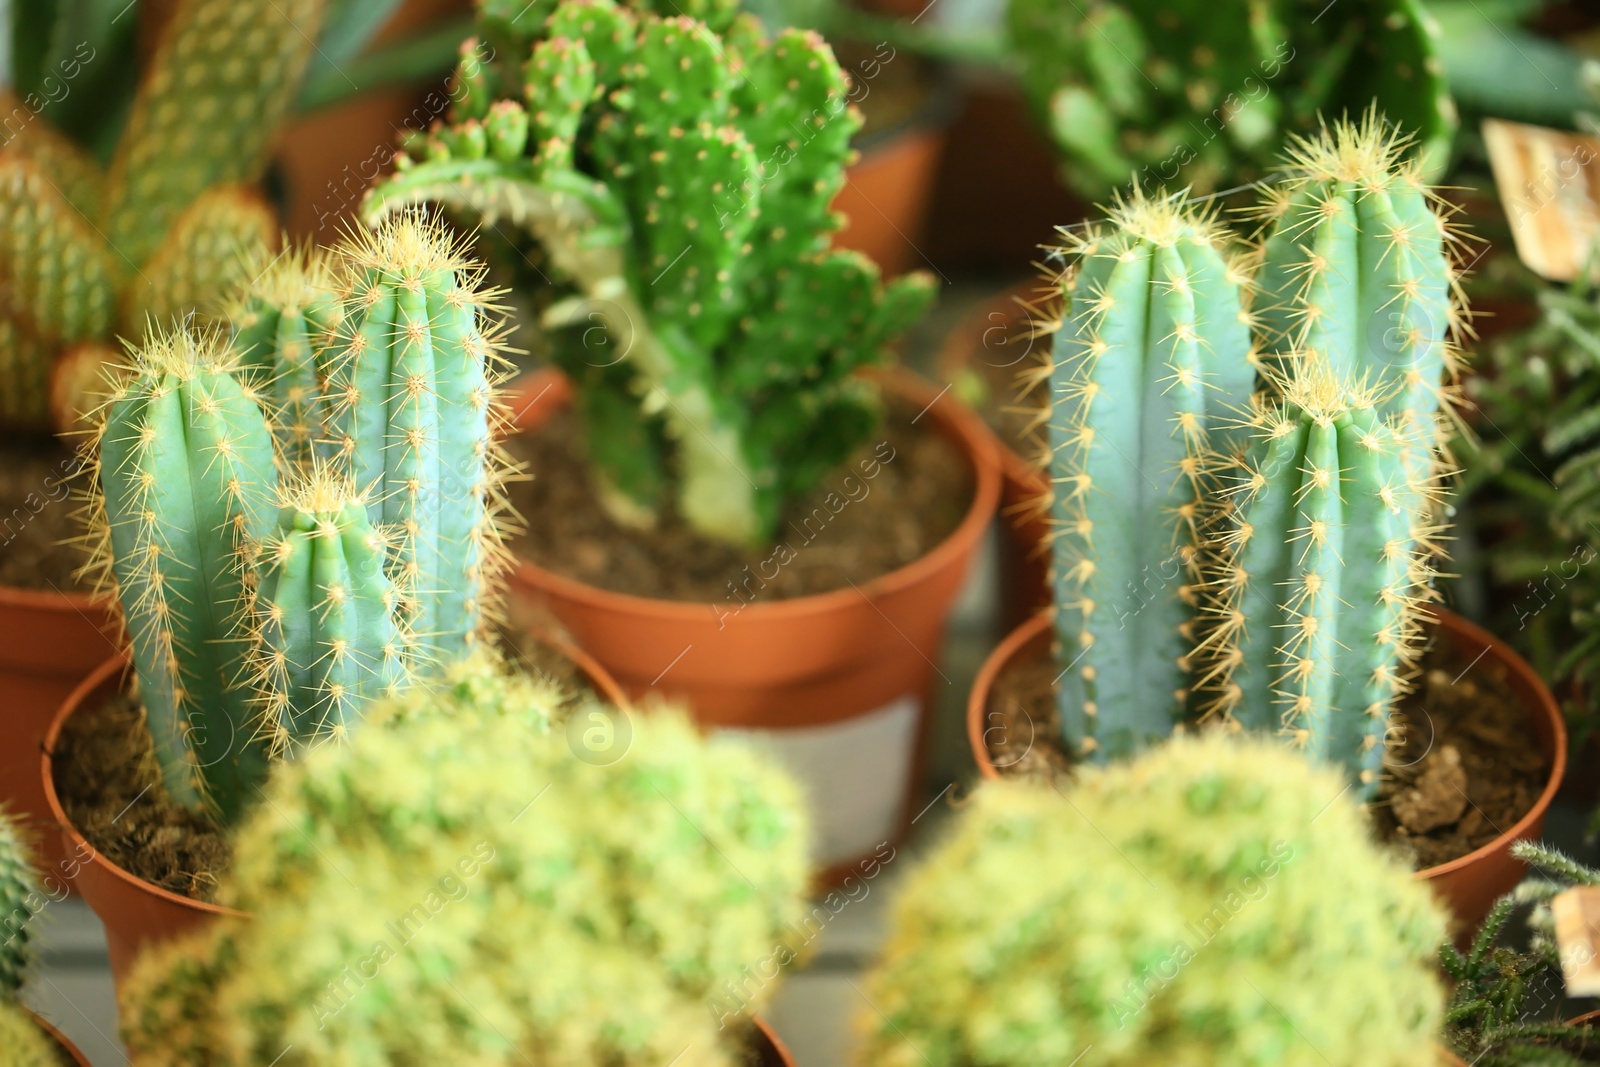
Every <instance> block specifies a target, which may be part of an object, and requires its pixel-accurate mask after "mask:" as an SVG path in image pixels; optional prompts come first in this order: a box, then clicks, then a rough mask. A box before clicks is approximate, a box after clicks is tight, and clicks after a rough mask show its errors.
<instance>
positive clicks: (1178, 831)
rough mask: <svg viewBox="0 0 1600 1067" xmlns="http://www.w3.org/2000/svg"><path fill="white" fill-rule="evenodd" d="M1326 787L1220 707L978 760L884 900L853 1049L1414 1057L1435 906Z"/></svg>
mask: <svg viewBox="0 0 1600 1067" xmlns="http://www.w3.org/2000/svg"><path fill="white" fill-rule="evenodd" d="M1344 791H1345V782H1344V779H1343V776H1342V775H1341V774H1340V773H1338V772H1337V771H1335V770H1333V769H1329V768H1323V767H1312V766H1310V765H1308V764H1307V763H1306V761H1304V760H1301V759H1299V758H1298V757H1296V756H1294V755H1293V754H1290V753H1286V752H1284V751H1283V750H1282V749H1281V748H1280V747H1279V746H1276V745H1273V744H1271V743H1269V742H1266V741H1262V740H1239V739H1233V738H1228V737H1226V736H1223V735H1222V734H1221V733H1220V732H1214V731H1213V732H1209V733H1208V734H1207V736H1205V737H1199V738H1197V737H1182V738H1177V739H1175V740H1174V741H1173V742H1172V743H1171V744H1167V745H1162V746H1160V747H1158V748H1156V749H1153V750H1151V751H1150V752H1148V753H1146V754H1144V755H1142V756H1140V757H1138V758H1137V759H1134V760H1131V761H1125V762H1122V763H1118V764H1115V765H1113V766H1111V767H1106V768H1089V769H1086V770H1085V771H1084V772H1083V773H1082V774H1080V775H1079V776H1078V777H1077V779H1076V780H1075V781H1074V782H1073V784H1072V785H1071V786H1070V788H1069V791H1067V792H1065V793H1057V792H1056V790H1055V789H1054V788H1051V787H1050V786H1048V785H1046V784H1044V783H1041V782H1038V781H1004V782H999V783H993V784H986V785H985V786H984V787H983V788H982V789H981V790H979V792H978V793H977V794H976V795H975V796H974V797H973V800H972V803H971V805H970V806H969V807H968V808H967V809H966V810H965V811H963V812H962V814H961V815H960V817H959V822H958V825H957V827H956V829H955V831H954V834H953V836H952V837H951V839H950V840H949V841H947V842H946V843H945V844H943V845H942V846H941V847H940V848H939V849H938V850H937V851H936V852H935V853H934V855H933V856H932V857H931V858H930V859H929V860H928V861H927V863H926V864H925V865H924V866H923V867H922V868H920V869H919V870H918V871H917V872H916V873H915V874H914V875H913V877H912V879H911V884H910V885H908V886H907V887H906V888H905V889H904V891H903V892H902V894H901V896H900V897H899V898H898V899H897V900H896V902H895V904H894V910H893V915H892V918H891V925H890V937H889V942H888V946H887V949H886V951H885V956H884V959H883V961H882V962H881V963H880V964H879V966H878V968H877V969H876V971H875V972H874V974H873V975H872V976H871V977H870V979H869V981H868V983H867V985H866V991H865V997H866V999H867V1001H868V1002H869V1003H870V1004H871V1005H872V1008H871V1009H869V1010H867V1011H864V1012H863V1013H862V1028H863V1030H864V1031H865V1034H866V1047H865V1049H864V1050H863V1052H862V1053H861V1055H860V1058H859V1060H858V1062H859V1063H861V1064H862V1065H863V1067H867V1065H871V1067H913V1065H916V1067H967V1065H969V1064H977V1063H983V1064H993V1065H995V1067H1013V1065H1015V1067H1021V1065H1023V1064H1044V1063H1062V1064H1065V1063H1071V1062H1072V1061H1073V1059H1074V1057H1080V1056H1084V1052H1085V1050H1086V1049H1090V1048H1092V1050H1093V1051H1092V1052H1091V1053H1089V1055H1088V1056H1086V1057H1084V1062H1090V1061H1091V1060H1092V1062H1094V1063H1096V1064H1103V1065H1105V1067H1124V1065H1126V1067H1133V1065H1139V1067H1143V1065H1146V1064H1155V1063H1171V1064H1178V1063H1181V1064H1185V1065H1191V1067H1212V1065H1215V1067H1224V1065H1228V1067H1252V1065H1259V1067H1266V1065H1268V1064H1271V1065H1273V1067H1299V1065H1305V1067H1312V1065H1315V1067H1324V1065H1326V1064H1329V1063H1352V1064H1353V1063H1362V1064H1373V1065H1375V1067H1376V1065H1392V1067H1402V1065H1404V1067H1413V1065H1415V1064H1421V1063H1429V1062H1432V1049H1433V1040H1434V1035H1435V1034H1436V1033H1437V1032H1438V1027H1439V1023H1440V1019H1441V1016H1442V1014H1443V1001H1444V994H1443V990H1442V989H1441V988H1440V985H1439V981H1438V979H1437V977H1436V976H1435V973H1434V970H1433V967H1432V966H1431V964H1432V961H1433V959H1434V954H1435V951H1436V949H1437V946H1438V944H1439V942H1440V940H1441V939H1442V938H1443V936H1444V931H1445V920H1444V917H1443V915H1441V913H1440V911H1439V909H1438V906H1437V905H1436V904H1435V903H1434V902H1433V901H1432V899H1431V898H1430V896H1429V893H1428V890H1427V887H1426V886H1424V885H1422V884H1420V883H1418V882H1417V881H1415V879H1414V878H1413V877H1412V874H1411V871H1410V870H1409V869H1408V868H1407V867H1406V866H1405V865H1404V864H1403V863H1401V862H1399V861H1397V860H1395V859H1394V858H1393V857H1392V856H1389V855H1387V854H1386V853H1384V852H1383V851H1381V850H1380V849H1378V848H1377V847H1376V846H1375V845H1374V844H1373V843H1372V841H1371V839H1370V837H1369V831H1368V827H1367V822H1366V818H1365V816H1364V814H1363V813H1362V811H1361V809H1360V806H1359V805H1357V804H1356V803H1354V802H1353V801H1352V800H1351V799H1350V798H1348V797H1346V796H1344V795H1342V794H1343V793H1344ZM1023 871H1025V872H1027V875H1026V877H1018V873H1019V872H1023Z"/></svg>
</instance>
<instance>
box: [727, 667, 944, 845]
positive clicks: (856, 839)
mask: <svg viewBox="0 0 1600 1067" xmlns="http://www.w3.org/2000/svg"><path fill="white" fill-rule="evenodd" d="M921 710H922V705H921V702H920V701H918V700H917V698H916V697H913V696H910V695H907V696H903V697H900V698H898V699H897V700H895V701H893V702H892V703H890V704H887V705H885V706H884V707H881V708H878V709H876V710H874V711H869V712H867V713H866V714H865V715H857V716H855V717H853V718H849V719H843V720H841V721H839V722H830V723H824V724H823V725H821V726H803V727H798V728H794V729H781V730H752V729H747V728H743V727H741V728H725V729H720V730H718V731H717V733H718V735H720V736H723V737H736V738H738V739H739V740H740V741H742V742H744V743H746V744H748V745H750V746H751V747H752V748H755V749H757V750H759V751H761V752H764V753H767V754H769V755H771V756H772V757H773V758H774V759H776V760H777V761H778V762H779V763H781V764H783V766H784V767H785V768H787V769H788V770H789V772H790V773H791V774H793V775H794V776H795V777H796V778H797V779H798V780H799V781H800V783H801V785H802V787H803V788H804V789H805V792H806V798H807V800H808V802H809V804H810V807H811V823H812V847H811V858H812V861H813V862H814V863H816V864H817V865H819V866H823V867H828V866H832V865H833V864H836V863H842V862H844V861H846V860H850V859H854V858H855V857H857V856H860V855H862V854H864V853H869V852H871V851H872V850H873V849H875V848H877V847H878V846H879V845H880V844H882V843H883V842H885V841H889V840H892V839H893V838H894V837H895V836H896V834H898V833H899V830H900V823H901V821H902V818H903V816H904V806H905V804H906V802H907V799H908V797H909V795H910V791H911V783H910V780H909V779H910V776H911V764H912V758H913V756H914V755H915V748H916V743H917V719H918V716H919V715H920V714H921Z"/></svg>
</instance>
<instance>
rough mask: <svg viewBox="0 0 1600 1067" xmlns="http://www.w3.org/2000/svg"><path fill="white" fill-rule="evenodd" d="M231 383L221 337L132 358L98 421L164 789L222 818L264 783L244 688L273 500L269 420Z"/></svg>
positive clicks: (116, 570)
mask: <svg viewBox="0 0 1600 1067" xmlns="http://www.w3.org/2000/svg"><path fill="white" fill-rule="evenodd" d="M236 370H237V360H236V357H235V356H234V354H233V352H232V351H231V350H230V349H229V348H228V347H227V345H226V343H225V341H224V339H223V338H222V337H221V335H220V334H218V333H217V332H215V331H210V332H205V333H199V334H196V333H191V332H189V331H184V330H179V331H176V332H173V333H168V334H158V335H156V336H155V337H153V338H152V339H151V340H150V341H148V342H147V343H146V344H145V345H144V346H143V347H142V348H139V349H137V350H136V351H135V352H134V353H133V359H132V365H131V367H129V368H128V369H127V370H126V371H125V372H124V373H123V374H122V376H121V379H120V380H119V381H117V382H116V383H115V387H114V392H113V393H112V396H111V399H110V401H109V402H108V403H107V405H106V408H105V411H104V415H103V422H102V424H101V428H100V431H99V440H98V447H99V456H98V472H97V476H96V482H97V485H98V487H99V490H100V493H99V495H97V497H96V498H95V500H94V506H95V510H96V512H97V513H98V514H97V515H96V518H95V520H94V528H95V530H96V531H97V532H98V533H99V534H100V536H101V537H102V538H103V544H102V547H101V551H100V553H99V557H100V560H101V562H102V563H104V564H105V565H107V566H109V567H110V568H111V573H112V577H114V579H115V586H116V589H117V594H118V597H119V599H120V601H121V604H122V614H123V620H124V623H125V624H126V628H127V631H128V636H129V642H130V644H131V646H132V652H133V662H134V666H135V668H136V669H137V671H138V675H139V696H140V698H141V699H142V700H143V702H144V706H145V710H146V713H147V715H148V721H149V724H150V732H151V735H152V737H153V738H154V741H155V750H156V756H157V758H158V760H159V761H160V764H161V772H162V780H163V781H164V782H165V784H166V787H167V790H168V792H169V793H170V794H171V795H172V797H173V798H174V799H175V800H177V801H179V802H180V803H184V804H188V805H191V806H196V807H198V806H200V805H201V804H202V802H203V801H209V802H210V803H211V804H214V805H215V806H216V808H217V809H218V810H219V811H220V812H221V814H222V815H223V816H224V817H225V818H228V819H232V818H234V817H236V816H237V815H238V813H239V812H240V810H241V809H242V806H243V805H244V803H245V802H246V801H247V800H250V799H252V797H253V792H254V789H253V787H254V786H255V784H256V783H257V782H258V781H259V780H260V779H261V778H262V777H263V775H264V774H265V766H264V760H265V753H264V752H263V750H262V748H261V745H260V744H259V743H258V742H257V741H256V739H255V738H254V736H253V734H254V731H253V730H251V729H250V728H249V727H250V724H251V723H253V722H254V718H255V715H254V709H253V707H252V701H253V698H254V694H253V692H252V690H250V689H249V688H248V687H247V686H245V685H243V684H242V679H243V676H244V671H245V666H246V658H247V653H248V651H249V649H248V643H247V640H246V637H247V633H248V624H249V619H250V616H251V612H252V600H253V597H254V593H255V584H256V575H255V565H256V558H257V555H258V553H259V547H260V544H261V542H262V540H263V539H264V538H265V537H266V536H267V534H268V533H269V532H270V531H271V529H272V524H273V519H274V515H275V509H274V506H275V502H276V500H275V495H276V491H277V477H276V474H275V468H274V462H273V452H272V434H271V432H270V431H269V430H268V428H267V420H266V416H265V415H264V414H263V412H262V410H261V407H260V404H259V402H258V398H257V396H256V394H255V393H254V391H253V390H252V389H251V388H250V387H249V386H248V385H247V384H245V383H243V382H241V381H240V380H239V378H238V377H236V376H235V371H236Z"/></svg>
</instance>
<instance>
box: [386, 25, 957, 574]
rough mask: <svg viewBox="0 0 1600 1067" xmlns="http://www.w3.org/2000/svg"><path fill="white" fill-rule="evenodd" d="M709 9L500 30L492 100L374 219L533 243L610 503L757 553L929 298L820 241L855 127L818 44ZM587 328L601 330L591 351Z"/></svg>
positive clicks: (421, 151) (842, 449)
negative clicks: (554, 288)
mask: <svg viewBox="0 0 1600 1067" xmlns="http://www.w3.org/2000/svg"><path fill="white" fill-rule="evenodd" d="M511 6H514V5H498V4H485V5H483V21H484V27H483V29H484V33H485V35H486V36H489V37H490V38H491V39H501V40H503V39H505V37H506V35H507V32H508V31H507V27H506V25H505V22H506V18H508V17H509V16H510V15H511V14H512V13H511V12H510V11H509V7H511ZM702 6H703V8H704V13H706V14H707V16H708V17H711V18H713V19H714V23H713V24H712V25H709V26H708V25H707V24H706V23H703V22H698V21H695V20H694V19H692V18H684V17H677V18H663V17H660V16H658V15H656V14H653V13H651V12H650V11H649V10H645V8H646V7H647V5H644V4H634V5H630V6H622V5H618V4H617V3H614V2H613V0H566V2H564V3H561V4H559V5H552V6H548V7H545V6H541V7H540V10H539V12H536V13H535V14H534V15H530V16H527V17H525V18H523V19H521V20H515V19H513V20H512V21H515V22H516V27H517V34H520V36H517V35H513V36H514V37H515V40H516V42H518V43H519V44H520V47H521V51H519V52H517V53H516V54H515V55H514V56H513V57H512V58H511V59H510V60H508V61H507V62H505V63H502V64H501V65H499V66H498V67H492V68H485V69H483V70H482V71H473V72H471V73H472V74H474V75H475V76H479V75H481V76H482V77H484V78H486V79H488V88H489V90H490V93H491V95H493V96H494V97H496V98H498V99H497V102H495V103H494V104H492V105H490V106H488V107H487V108H484V107H483V106H482V104H481V101H480V100H479V99H478V96H477V94H476V93H474V94H469V96H470V100H469V103H468V104H467V105H465V106H463V107H461V108H458V109H457V110H456V111H455V112H454V113H452V115H451V116H450V121H449V123H448V124H447V125H445V126H443V127H441V128H440V129H439V130H437V131H436V132H435V133H434V134H433V135H432V136H430V137H429V138H427V139H426V140H425V142H424V143H422V144H417V143H412V144H411V145H410V147H411V150H412V151H413V152H414V153H416V154H417V155H418V156H419V157H420V158H415V159H413V158H412V157H411V155H409V154H403V155H402V156H401V157H400V158H399V159H397V165H398V167H399V172H398V173H397V174H396V175H395V176H394V177H393V178H391V179H390V180H388V181H386V182H383V183H381V184H380V185H379V186H378V187H377V188H376V189H374V190H373V192H372V194H371V195H370V197H369V199H368V202H367V204H366V208H365V210H366V213H367V215H368V217H369V218H375V217H382V216H383V215H385V214H387V213H388V212H390V211H393V210H396V209H397V208H399V207H401V206H403V205H406V204H412V203H416V202H419V201H426V200H434V201H438V202H440V203H443V204H445V205H447V206H450V207H452V208H457V209H460V210H463V211H465V212H468V213H471V214H474V215H476V216H478V217H481V218H483V219H484V220H485V221H486V222H488V223H489V224H491V225H493V224H495V223H497V222H498V220H500V219H502V218H505V219H509V221H511V222H512V223H514V224H516V225H518V226H520V227H523V228H525V229H526V230H527V231H529V232H530V233H532V235H533V236H534V237H535V238H536V239H537V240H538V242H539V243H540V245H541V246H542V247H543V249H544V251H545V253H546V254H547V256H548V267H549V270H550V272H551V276H552V277H554V279H555V281H556V282H557V283H558V285H559V286H560V292H561V293H562V294H563V296H564V298H563V299H558V300H557V301H556V302H555V303H554V305H553V306H551V307H550V308H549V310H548V312H547V313H546V315H545V320H544V321H545V325H546V326H548V327H551V328H553V329H559V328H563V327H581V329H576V330H562V331H561V333H560V335H559V337H558V345H557V357H558V358H559V359H560V360H561V362H562V365H563V366H564V367H565V369H567V370H568V371H569V373H571V374H572V376H573V377H574V378H575V379H576V380H577V382H578V385H579V390H580V394H581V396H580V400H579V403H578V410H579V412H580V414H581V415H582V416H583V418H584V420H585V422H586V423H587V434H586V437H587V444H588V448H589V453H590V459H591V461H592V462H593V464H594V466H595V470H596V474H597V491H598V493H599V495H600V498H601V500H602V502H604V503H605V505H606V506H607V508H608V510H610V512H611V513H612V514H613V516H615V517H616V518H618V519H619V521H623V522H627V523H631V524H634V525H648V524H650V523H652V522H654V521H655V520H656V518H657V516H658V514H659V513H660V511H661V510H662V508H663V507H664V505H665V504H666V502H667V501H668V499H669V497H670V499H671V500H672V501H673V502H674V506H675V508H676V510H677V511H678V513H679V514H681V515H682V517H683V518H685V519H686V520H687V521H688V522H689V523H690V524H691V525H692V526H693V527H695V528H696V529H697V530H698V531H700V532H701V533H703V534H705V535H707V536H710V537H713V538H717V539H720V540H724V541H728V542H732V543H736V544H741V545H749V544H754V543H759V542H761V541H763V540H764V539H766V538H768V537H770V535H771V533H772V531H773V529H774V527H775V525H776V522H777V517H778V513H779V509H780V507H781V505H782V503H783V502H784V501H785V500H787V499H789V498H791V497H792V496H793V495H794V494H796V493H799V492H802V491H804V490H805V489H807V488H809V487H810V486H811V485H813V484H814V483H815V482H816V480H817V479H818V478H820V477H822V476H823V474H824V473H825V472H826V471H827V470H828V469H829V468H830V467H832V466H833V465H834V464H836V463H838V462H840V461H841V460H842V459H843V458H844V457H845V456H846V455H847V454H848V452H849V451H850V450H851V449H852V448H854V447H855V446H856V445H858V444H859V443H860V441H861V440H862V439H863V438H864V436H865V434H866V433H868V432H869V429H870V427H871V426H872V424H873V422H874V420H875V418H876V416H877V407H876V403H875V395H874V393H873V391H872V390H871V389H870V388H869V387H868V386H866V385H865V384H864V383H863V382H862V381H861V380H859V379H858V378H856V377H855V376H854V375H853V372H854V371H855V370H856V369H858V368H859V367H861V366H863V365H865V364H869V363H872V362H875V361H876V360H877V359H879V358H880V356H881V355H882V353H883V351H884V350H885V348H886V346H887V344H888V343H889V342H890V341H891V340H893V339H894V338H895V337H896V336H897V335H898V334H900V333H901V332H903V331H904V330H905V329H906V328H907V327H908V326H909V325H910V324H911V323H912V322H914V321H915V320H916V318H917V317H918V316H919V315H920V314H921V312H922V310H923V309H924V308H925V307H926V306H927V303H928V301H929V300H930V298H931V295H932V287H931V282H930V280H929V279H928V278H926V277H925V276H922V275H914V276H908V277H906V278H903V279H899V280H897V281H895V282H893V283H891V284H889V285H884V284H883V283H882V282H881V281H880V279H879V276H878V271H877V269H876V267H875V266H874V265H873V264H872V263H871V262H870V261H868V260H866V259H864V258H863V257H861V256H859V255H857V254H855V253H850V252H842V251H829V250H828V248H827V245H828V235H829V233H830V232H831V231H832V230H833V229H834V228H835V227H836V226H837V220H836V218H835V217H834V216H833V215H832V213H831V212H830V211H829V204H830V203H831V201H832V199H833V196H834V194H835V193H837V192H838V190H839V188H840V187H841V185H842V184H843V181H844V167H845V164H846V163H847V162H848V160H849V157H850V147H849V144H850V138H851V135H852V134H853V133H854V132H855V131H856V130H857V129H858V128H859V125H860V118H859V116H858V115H857V114H856V113H855V111H854V110H853V109H852V108H850V107H848V106H847V98H846V92H847V89H848V84H847V82H846V80H845V76H844V73H843V72H842V71H841V70H840V68H839V66H838V63H837V62H836V61H835V59H834V57H833V54H832V52H831V51H830V50H829V48H828V46H827V45H826V44H825V43H824V42H823V41H822V40H821V38H819V37H817V36H816V35H815V34H811V33H804V32H801V31H795V30H790V31H786V32H784V33H781V34H778V35H777V36H776V37H774V38H772V39H770V40H768V39H767V38H765V37H764V36H763V35H762V34H761V32H760V31H759V29H758V28H756V27H755V26H754V25H753V24H752V23H751V21H750V20H748V19H745V18H740V19H737V20H732V21H729V17H730V16H731V13H732V9H731V5H728V4H726V3H723V2H720V0H719V2H714V3H708V4H706V5H702ZM502 7H506V8H507V10H505V11H501V10H500V8H502ZM496 12H498V14H496ZM491 16H492V17H491ZM719 30H725V33H723V34H722V35H720V36H719ZM509 47H511V46H508V48H509ZM524 57H525V58H526V62H525V63H522V62H519V61H520V60H522V59H523V58H524ZM597 327H598V329H597ZM578 334H582V335H583V339H584V341H585V342H587V341H590V340H592V339H593V337H594V336H595V335H596V334H599V335H601V336H604V337H605V338H606V339H607V341H608V343H607V344H606V345H604V346H601V347H603V349H604V352H605V354H606V355H605V358H604V359H597V358H596V351H595V347H594V346H593V345H589V346H587V347H586V346H585V344H583V343H580V342H579V341H578V340H576V335H578Z"/></svg>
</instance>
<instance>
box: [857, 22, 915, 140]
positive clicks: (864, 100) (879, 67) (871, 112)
mask: <svg viewBox="0 0 1600 1067" xmlns="http://www.w3.org/2000/svg"><path fill="white" fill-rule="evenodd" d="M833 51H834V55H835V56H836V57H838V60H839V66H840V67H842V68H844V72H845V73H846V74H847V75H849V76H850V91H849V92H848V93H847V94H846V99H847V100H849V101H850V102H851V103H853V104H855V105H856V106H857V107H858V108H860V109H861V117H862V123H861V129H860V130H858V131H856V138H857V139H858V140H859V139H861V138H867V137H874V136H876V135H878V134H881V133H885V132H887V131H889V130H893V129H895V128H896V127H899V126H904V125H906V124H907V123H909V122H911V120H912V119H914V118H916V117H917V113H918V112H919V111H921V110H922V108H923V106H924V105H925V104H926V103H927V102H928V96H929V94H931V93H932V92H933V89H934V85H935V82H934V77H933V72H932V71H931V70H930V69H929V67H928V64H927V62H926V61H925V60H922V59H919V58H918V57H916V56H914V55H912V54H911V53H910V52H908V51H906V50H905V49H903V48H902V49H898V50H896V49H895V48H893V47H892V46H890V45H888V44H865V43H862V42H857V41H836V42H834V45H833Z"/></svg>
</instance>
